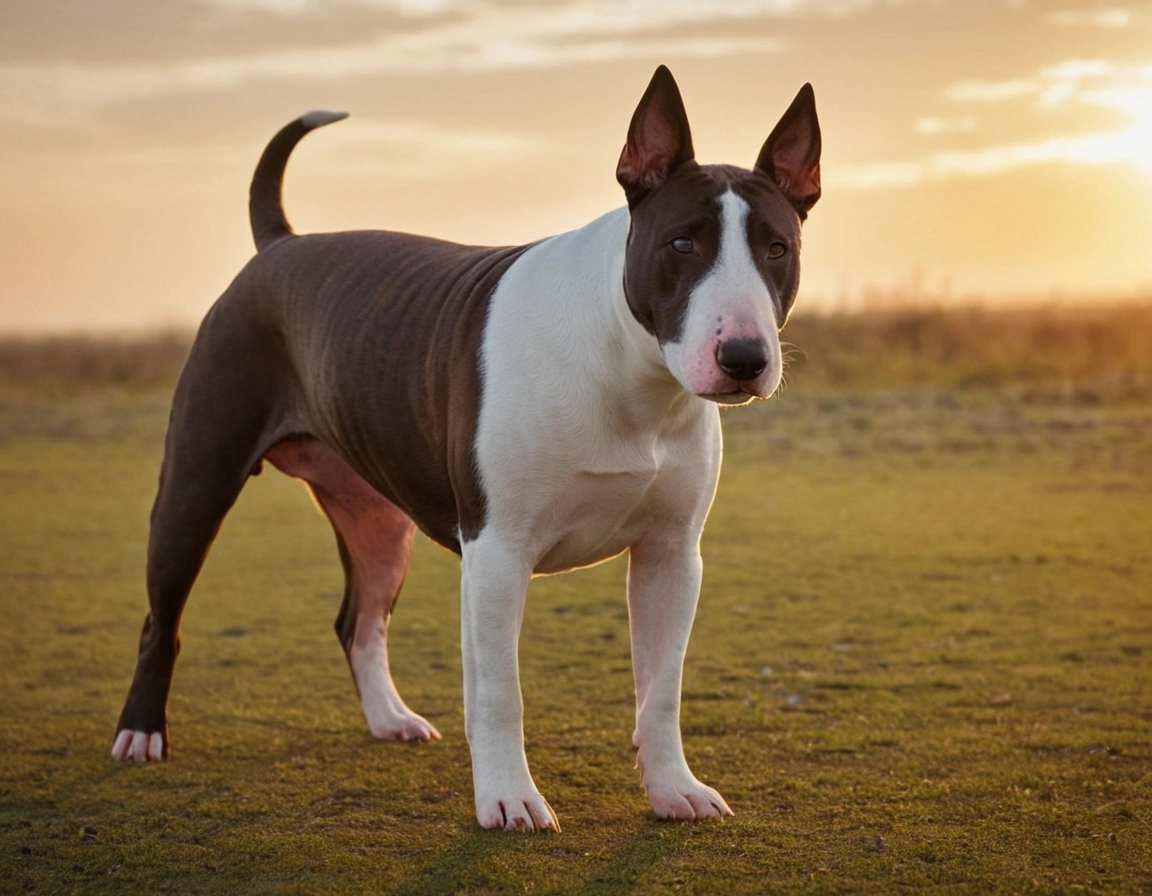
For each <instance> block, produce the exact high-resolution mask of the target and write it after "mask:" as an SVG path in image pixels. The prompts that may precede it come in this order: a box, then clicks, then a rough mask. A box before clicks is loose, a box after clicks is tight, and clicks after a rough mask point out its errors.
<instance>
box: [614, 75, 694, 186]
mask: <svg viewBox="0 0 1152 896" xmlns="http://www.w3.org/2000/svg"><path fill="white" fill-rule="evenodd" d="M694 155H695V153H694V152H693V149H692V134H691V132H690V131H689V130H688V115H687V113H686V112H685V111H684V101H683V100H682V99H681V98H680V90H679V88H678V87H677V86H676V81H675V80H674V79H673V78H672V73H671V72H670V71H668V69H667V68H665V67H664V66H663V65H662V66H660V67H659V68H658V69H656V73H655V74H654V75H652V80H651V81H650V82H649V84H648V89H647V90H645V91H644V96H643V97H641V99H640V105H638V106H637V107H636V111H635V112H634V113H633V114H632V123H631V124H630V125H629V126H628V142H627V143H625V144H624V151H623V152H621V153H620V162H619V163H618V164H617V166H616V180H618V181H619V182H620V186H622V187H623V188H624V194H625V195H626V196H627V197H628V205H629V207H634V206H635V205H636V203H637V202H639V201H640V200H641V199H643V198H644V197H645V196H646V195H648V193H649V192H651V191H652V190H653V189H654V188H656V187H658V186H659V185H660V184H662V183H663V182H664V181H665V180H667V179H668V178H669V177H670V176H671V175H672V172H674V171H675V170H676V169H677V168H679V167H680V166H681V165H683V164H684V163H685V162H690V161H691V160H692V158H693V156H694Z"/></svg>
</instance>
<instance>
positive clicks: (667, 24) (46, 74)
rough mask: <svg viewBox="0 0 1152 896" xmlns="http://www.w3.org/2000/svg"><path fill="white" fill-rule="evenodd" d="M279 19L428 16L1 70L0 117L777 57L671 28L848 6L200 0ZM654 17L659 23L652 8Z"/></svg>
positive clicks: (738, 0) (791, 1)
mask: <svg viewBox="0 0 1152 896" xmlns="http://www.w3.org/2000/svg"><path fill="white" fill-rule="evenodd" d="M201 2H208V3H211V4H213V5H215V6H223V7H228V8H240V7H245V8H252V7H254V6H260V7H261V8H265V9H271V8H274V9H276V10H277V11H280V12H282V13H285V14H290V13H294V12H301V11H304V10H305V9H307V10H309V11H312V10H314V9H323V8H329V7H328V4H331V3H361V4H372V5H377V6H380V7H387V8H389V9H392V10H393V11H406V12H408V13H410V14H412V15H417V14H419V15H424V16H432V15H433V13H437V12H451V13H454V14H456V15H452V16H447V17H443V16H440V17H431V18H427V19H420V20H419V22H418V23H417V26H415V27H410V28H406V29H404V30H399V31H397V30H395V29H393V30H391V31H389V32H387V33H381V34H378V35H374V36H370V37H367V38H365V39H362V40H358V41H355V42H349V43H344V44H340V45H335V46H332V45H326V46H308V45H306V44H305V45H302V46H300V47H298V48H295V49H289V50H280V51H274V52H252V53H245V54H237V55H220V56H211V57H197V58H185V59H177V60H174V61H171V62H148V63H136V64H81V63H78V62H52V63H43V64H40V63H28V62H22V63H9V64H0V117H2V118H3V119H6V120H8V121H10V122H12V121H14V122H17V123H24V124H40V125H45V124H50V123H52V122H54V121H61V120H64V121H66V120H68V119H69V118H71V117H75V116H78V115H83V114H85V113H86V112H88V111H91V110H94V109H99V108H102V107H106V106H110V105H114V104H118V103H124V102H131V101H136V100H141V99H148V98H156V97H163V96H169V95H172V94H177V93H180V92H197V91H211V90H222V89H234V88H236V87H239V86H243V85H245V84H248V83H251V82H255V81H260V80H271V79H289V78H300V79H306V80H308V81H316V80H318V79H327V80H337V79H342V78H356V77H370V76H374V75H379V74H383V73H395V74H410V73H414V72H417V73H420V72H489V71H507V70H530V69H554V68H558V67H562V66H568V65H580V64H590V63H603V62H610V61H617V60H623V59H635V58H651V57H662V56H664V57H667V56H677V55H679V56H695V57H730V56H733V55H739V54H763V53H771V52H776V51H779V50H780V49H781V48H782V47H783V42H782V41H781V40H780V39H779V38H775V37H762V36H758V35H755V34H748V33H740V32H739V31H735V30H734V31H733V32H732V33H729V34H721V35H716V34H711V35H709V34H694V33H689V34H687V35H683V33H682V32H678V31H677V30H676V29H680V28H683V27H685V26H697V25H702V24H705V23H729V24H731V23H733V22H741V21H743V20H746V19H752V18H756V17H760V16H764V15H781V14H786V13H789V12H792V11H795V10H796V9H798V8H800V7H804V8H807V7H809V6H812V7H815V8H820V9H824V10H826V11H835V10H838V9H843V8H846V7H848V6H851V5H852V3H851V2H850V0H845V2H839V3H833V2H828V0H733V2H730V3H725V4H722V5H709V4H703V3H699V2H696V0H691V2H689V0H664V2H663V3H661V4H655V3H653V2H651V0H619V2H615V3H610V2H608V0H572V2H568V3H564V4H555V5H550V6H530V7H529V6H523V7H520V6H495V5H489V4H481V3H474V2H465V0H325V3H320V2H319V0H201ZM657 6H658V9H659V14H656V12H655V10H656V9H657Z"/></svg>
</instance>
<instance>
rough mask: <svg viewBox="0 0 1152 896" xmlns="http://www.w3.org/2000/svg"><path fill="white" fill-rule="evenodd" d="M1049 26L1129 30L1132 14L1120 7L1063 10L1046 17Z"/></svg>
mask: <svg viewBox="0 0 1152 896" xmlns="http://www.w3.org/2000/svg"><path fill="white" fill-rule="evenodd" d="M1044 21H1045V22H1047V23H1048V24H1049V25H1058V26H1060V27H1062V28H1085V27H1087V28H1106V29H1111V28H1127V27H1128V26H1129V25H1131V24H1132V13H1130V12H1129V11H1128V10H1126V9H1122V8H1120V7H1113V8H1111V9H1061V10H1057V11H1056V12H1050V13H1049V14H1048V15H1046V16H1045V17H1044Z"/></svg>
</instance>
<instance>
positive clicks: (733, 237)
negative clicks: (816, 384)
mask: <svg viewBox="0 0 1152 896" xmlns="http://www.w3.org/2000/svg"><path fill="white" fill-rule="evenodd" d="M720 207H721V220H720V249H719V252H718V253H717V257H716V263H715V265H714V266H713V268H712V270H711V271H710V272H709V274H708V275H707V276H706V277H704V278H703V279H702V280H701V281H700V283H699V284H697V286H696V288H695V289H694V290H693V291H692V294H691V297H690V299H689V301H688V314H687V318H686V319H685V323H684V332H683V335H682V337H681V338H680V340H679V341H678V342H669V343H665V345H664V347H663V350H664V357H665V358H666V359H667V361H668V369H669V370H671V371H672V373H673V374H674V375H675V377H676V379H678V380H679V381H680V382H681V383H682V384H683V385H684V388H685V389H687V390H688V391H689V392H692V393H693V394H695V395H708V396H722V395H732V393H734V392H735V391H736V389H737V384H736V382H735V381H734V380H732V379H731V378H729V377H728V376H727V375H726V374H725V373H724V371H723V370H721V369H720V367H719V365H717V363H716V350H717V348H718V346H719V345H720V343H721V342H725V341H728V340H731V339H758V340H761V341H762V342H763V343H764V344H765V345H766V346H767V347H768V366H767V367H766V368H765V369H764V372H763V373H761V374H760V375H759V376H758V377H757V378H756V379H755V380H752V381H749V382H745V383H743V384H741V385H742V386H743V388H744V390H745V391H746V392H747V393H748V394H747V397H745V398H741V397H740V396H739V395H735V396H733V397H732V398H729V399H722V400H726V401H727V402H729V403H730V402H732V401H736V402H741V401H747V400H750V399H751V398H752V397H759V398H765V397H767V396H769V395H771V394H772V393H773V392H774V391H776V387H777V386H779V385H780V377H781V375H782V373H783V361H782V356H781V352H780V338H779V336H778V335H777V321H776V312H775V307H776V305H775V302H774V301H773V298H772V294H771V292H769V290H768V286H767V285H766V284H765V282H764V278H763V277H761V276H760V271H759V270H758V269H757V268H756V264H755V263H754V262H753V260H752V251H751V249H750V248H749V246H748V226H747V221H748V211H749V209H748V203H747V202H745V201H744V200H743V199H742V198H741V197H740V196H738V195H736V194H735V193H734V192H732V191H731V190H728V191H727V192H725V193H724V194H723V195H722V196H721V197H720Z"/></svg>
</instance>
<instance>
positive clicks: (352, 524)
mask: <svg viewBox="0 0 1152 896" xmlns="http://www.w3.org/2000/svg"><path fill="white" fill-rule="evenodd" d="M265 456H266V457H267V459H268V460H269V461H270V462H271V463H272V464H273V466H275V467H276V468H277V469H279V470H280V471H282V472H284V473H286V474H288V475H289V476H293V477H295V478H297V479H302V480H304V481H305V482H306V483H307V484H308V486H309V488H310V489H311V490H312V494H313V496H314V497H315V498H316V502H317V504H319V505H320V507H321V509H322V510H323V511H324V514H325V516H327V517H328V520H329V522H331V523H332V528H333V529H334V530H335V532H336V543H337V546H338V547H339V549H340V561H341V563H342V564H343V565H344V602H343V604H342V605H341V607H340V613H339V615H338V616H337V617H336V634H337V636H338V637H339V638H340V643H341V644H342V645H343V647H344V653H345V655H346V656H347V657H348V665H349V667H350V668H351V670H352V680H353V682H354V683H355V685H356V690H357V692H358V693H359V695H360V704H361V706H362V707H363V709H364V717H365V719H366V720H367V722H368V730H369V731H371V732H372V734H373V736H374V737H378V738H380V739H381V740H432V739H436V740H439V739H440V732H438V731H437V730H436V729H435V728H434V727H433V726H432V725H431V724H430V723H429V722H428V721H427V720H426V719H424V718H423V717H422V716H419V715H417V714H416V713H414V712H413V711H412V710H410V709H409V708H408V706H407V705H406V704H405V703H404V701H403V699H402V698H401V697H400V694H399V693H398V692H397V690H396V685H395V683H394V682H393V681H392V673H391V671H390V670H389V666H388V621H389V618H390V616H391V614H392V610H393V608H394V607H395V605H396V599H397V598H398V597H399V595H400V588H401V586H402V585H403V584H404V576H405V574H406V573H407V571H408V559H409V556H410V554H411V551H412V536H413V533H414V532H415V528H416V527H415V524H413V522H412V521H411V520H410V519H409V518H408V516H407V515H406V514H405V513H404V512H403V511H402V510H400V509H399V508H398V507H397V506H396V505H395V504H393V503H392V502H391V501H389V500H387V499H386V498H385V497H383V496H382V495H381V494H380V493H379V492H377V491H376V490H375V489H373V488H372V487H371V486H370V485H368V483H367V482H365V481H364V480H363V479H362V478H361V477H360V476H359V475H358V474H357V473H356V472H355V471H354V470H353V469H352V468H351V467H349V466H348V464H346V463H345V462H344V461H343V459H341V458H340V456H339V455H337V454H336V452H334V451H333V450H332V449H331V448H329V447H328V446H327V445H325V444H324V443H323V442H320V441H318V440H316V439H313V438H293V439H286V440H284V441H282V442H280V443H278V444H276V445H275V446H273V447H272V448H271V449H270V450H269V451H268V452H267V454H266V455H265Z"/></svg>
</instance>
